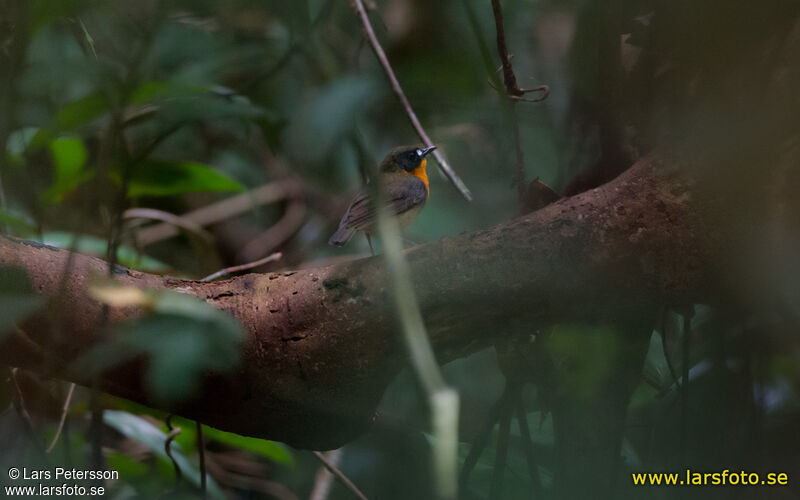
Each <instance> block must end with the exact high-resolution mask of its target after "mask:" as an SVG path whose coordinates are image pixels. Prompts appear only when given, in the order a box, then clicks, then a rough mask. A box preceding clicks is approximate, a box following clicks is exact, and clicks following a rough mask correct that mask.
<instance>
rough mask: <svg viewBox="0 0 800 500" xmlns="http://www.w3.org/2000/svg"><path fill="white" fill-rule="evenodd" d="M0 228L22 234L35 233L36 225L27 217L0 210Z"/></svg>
mask: <svg viewBox="0 0 800 500" xmlns="http://www.w3.org/2000/svg"><path fill="white" fill-rule="evenodd" d="M2 226H8V227H9V228H12V229H14V230H16V231H18V232H20V233H23V234H30V233H33V232H35V231H36V223H35V222H34V220H33V219H32V218H31V217H30V216H29V215H27V214H23V213H18V212H16V211H14V210H10V209H2V208H0V227H2Z"/></svg>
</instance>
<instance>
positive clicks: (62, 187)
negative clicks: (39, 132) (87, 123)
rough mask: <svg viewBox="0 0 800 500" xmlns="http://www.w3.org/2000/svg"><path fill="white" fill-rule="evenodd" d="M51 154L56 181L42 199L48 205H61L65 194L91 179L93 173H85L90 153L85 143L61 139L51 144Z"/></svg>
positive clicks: (75, 139) (72, 138)
mask: <svg viewBox="0 0 800 500" xmlns="http://www.w3.org/2000/svg"><path fill="white" fill-rule="evenodd" d="M50 154H51V155H52V157H53V164H54V166H55V170H56V181H55V183H54V184H53V186H51V187H50V188H49V189H48V190H47V191H45V193H44V194H43V195H42V199H43V200H44V201H45V202H47V203H59V202H60V201H61V200H62V199H63V197H64V194H66V193H68V192H69V191H72V190H73V189H75V188H76V187H78V185H79V184H81V183H82V182H84V181H86V180H88V179H90V178H91V177H92V175H93V174H92V173H91V172H89V171H84V169H83V167H84V166H85V165H86V160H87V159H88V158H89V153H88V152H87V151H86V147H85V146H84V145H83V141H82V140H80V139H78V138H75V137H59V138H57V139H54V140H53V141H52V142H51V143H50Z"/></svg>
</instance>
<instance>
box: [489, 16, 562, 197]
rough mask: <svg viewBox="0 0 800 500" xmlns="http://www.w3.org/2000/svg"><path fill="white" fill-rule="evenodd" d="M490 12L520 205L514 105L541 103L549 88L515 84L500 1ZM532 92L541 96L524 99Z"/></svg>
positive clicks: (521, 171)
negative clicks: (512, 141)
mask: <svg viewBox="0 0 800 500" xmlns="http://www.w3.org/2000/svg"><path fill="white" fill-rule="evenodd" d="M492 12H493V13H494V25H495V30H496V32H497V53H498V54H499V56H500V67H499V68H498V71H502V72H503V85H504V86H505V95H506V96H507V97H508V98H509V99H510V100H511V106H510V108H511V109H510V110H509V119H510V120H511V128H512V133H513V136H514V146H515V152H516V168H515V173H514V179H513V184H514V185H515V186H516V188H517V194H518V198H519V201H520V203H522V199H523V197H524V196H525V188H526V182H525V157H524V155H523V152H522V139H521V137H520V132H519V119H518V118H517V112H516V108H515V106H514V104H516V103H517V102H519V101H524V102H538V101H542V100H544V99H546V98H547V96H548V95H549V94H550V88H549V87H548V86H547V85H540V86H538V87H535V88H532V89H523V88H520V86H519V84H518V83H517V76H516V75H515V74H514V67H513V66H512V65H511V58H512V57H513V56H512V55H509V53H508V47H507V46H506V32H505V27H504V25H503V7H502V6H501V5H500V0H492ZM490 84H491V82H490ZM532 92H541V95H540V96H538V97H536V98H527V97H524V96H525V94H528V93H532Z"/></svg>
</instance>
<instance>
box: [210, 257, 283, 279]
mask: <svg viewBox="0 0 800 500" xmlns="http://www.w3.org/2000/svg"><path fill="white" fill-rule="evenodd" d="M281 257H283V254H282V253H280V252H275V253H273V254H271V255H268V256H266V257H264V258H263V259H259V260H256V261H254V262H248V263H247V264H240V265H238V266H231V267H226V268H225V269H220V270H219V271H217V272H215V273H213V274H209V275H208V276H206V277H205V278H203V279H201V280H200V281H214V280H215V279H217V278H220V277H222V276H227V275H229V274H233V273H238V272H240V271H247V270H248V269H253V268H254V267H258V266H262V265H264V264H267V263H269V262H275V261H276V260H279V259H280V258H281Z"/></svg>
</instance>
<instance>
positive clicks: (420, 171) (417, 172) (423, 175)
mask: <svg viewBox="0 0 800 500" xmlns="http://www.w3.org/2000/svg"><path fill="white" fill-rule="evenodd" d="M427 164H428V160H427V159H426V158H423V159H422V163H420V164H419V167H417V168H415V169H414V170H412V171H411V172H410V174H411V175H413V176H414V177H417V178H419V179H420V180H421V181H422V182H423V183H425V191H427V192H428V194H430V192H431V189H430V187H429V186H428V172H427V171H426V170H425V167H426V166H427Z"/></svg>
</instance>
